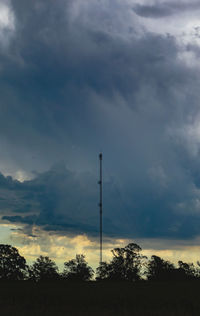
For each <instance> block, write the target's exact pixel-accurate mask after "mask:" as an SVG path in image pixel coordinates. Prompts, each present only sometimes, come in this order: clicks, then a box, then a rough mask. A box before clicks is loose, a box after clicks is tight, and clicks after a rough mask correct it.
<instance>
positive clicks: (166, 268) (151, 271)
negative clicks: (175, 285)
mask: <svg viewBox="0 0 200 316" xmlns="http://www.w3.org/2000/svg"><path fill="white" fill-rule="evenodd" d="M174 272H175V266H174V265H173V264H172V263H171V262H169V261H166V260H164V259H162V258H160V257H158V256H151V260H149V262H148V263H147V272H146V275H147V278H148V280H151V281H165V280H167V281H169V280H170V279H173V277H174V274H175V273H174Z"/></svg>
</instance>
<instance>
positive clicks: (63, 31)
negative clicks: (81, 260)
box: [0, 0, 200, 262]
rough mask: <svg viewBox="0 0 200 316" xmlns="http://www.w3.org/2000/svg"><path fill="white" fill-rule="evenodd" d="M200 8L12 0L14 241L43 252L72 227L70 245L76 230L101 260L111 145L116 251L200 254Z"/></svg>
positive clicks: (8, 107) (110, 218)
mask: <svg viewBox="0 0 200 316" xmlns="http://www.w3.org/2000/svg"><path fill="white" fill-rule="evenodd" d="M199 13H200V5H199V3H198V2H197V1H190V2H189V1H167V0H166V1H146V0H143V1H139V0H138V1H136V0H132V1H130V0H125V1H122V0H116V1H109V0H107V1H104V0H100V1H97V0H94V1H87V0H85V1H80V0H74V1H69V0H58V1H54V0H49V1H42V0H30V1H25V0H21V1H20V2H16V1H12V0H10V1H7V0H1V1H0V44H1V45H0V111H1V112H0V113H1V115H0V146H1V154H0V172H1V177H0V193H1V194H0V195H1V199H0V216H1V225H2V230H1V232H2V236H5V227H7V228H6V231H7V229H8V242H12V243H13V244H16V245H17V246H18V247H21V248H22V249H24V251H25V249H26V251H25V253H26V255H29V254H30V253H28V249H29V250H30V249H31V247H30V244H31V245H32V246H33V243H34V247H35V248H34V249H36V248H37V251H36V250H34V251H33V253H32V255H31V254H30V255H31V256H32V257H34V256H36V255H37V254H39V252H45V253H47V254H53V252H54V251H53V250H52V251H51V247H54V248H53V249H54V250H55V247H58V240H62V242H63V243H64V241H63V240H65V239H63V238H67V239H66V240H67V243H68V246H65V245H61V241H59V247H61V248H62V249H64V250H62V251H64V254H66V253H68V255H69V256H70V253H71V250H70V249H72V248H73V247H72V246H70V240H72V241H73V240H74V239H75V240H76V245H79V244H81V243H83V244H84V242H85V245H86V246H85V247H86V248H84V249H85V250H84V249H83V250H84V251H85V252H87V253H90V252H92V251H93V250H94V248H95V249H96V250H95V255H93V257H92V259H91V260H93V262H94V261H95V260H97V257H98V239H97V238H98V227H99V226H98V206H97V204H98V185H97V181H98V153H99V152H100V151H102V152H103V157H104V236H105V248H106V249H108V250H109V249H110V248H112V245H113V246H114V245H116V244H123V243H125V242H127V241H129V240H136V241H138V242H140V243H142V244H141V246H142V247H143V248H145V249H146V251H150V250H149V249H154V250H155V251H165V250H166V251H168V253H169V251H172V252H171V255H170V256H171V258H172V257H173V256H174V257H176V255H175V254H174V252H173V251H175V250H173V249H174V247H175V248H176V250H177V251H179V250H180V249H182V251H186V250H185V249H190V253H191V249H192V248H190V247H196V248H194V249H197V252H198V251H199V248H198V247H199V235H200V164H199V161H200V159H199V149H200V113H199V104H200V102H199V101H200V100H199V84H200V75H199V74H200V72H199V55H200V40H199V38H200V26H199ZM5 225H7V226H5ZM9 225H10V226H9ZM9 227H10V228H9ZM9 229H11V230H9ZM9 232H10V233H9ZM44 236H45V237H44ZM2 238H3V237H2ZM77 238H78V239H77ZM4 239H5V237H4ZM49 240H51V242H50V241H49ZM52 240H54V241H52ZM77 240H78V241H77ZM85 240H87V242H86V241H85ZM52 245H53V246H52ZM55 245H57V246H55ZM76 247H80V245H79V246H76ZM76 247H75V248H74V249H75V250H76ZM184 247H185V248H184ZM61 248H59V249H60V251H61ZM81 249H82V248H81ZM91 249H93V250H91ZM75 250H74V251H75ZM78 250H80V249H79V248H78ZM78 250H77V251H78ZM65 251H66V253H65ZM29 252H31V251H29ZM186 252H187V251H186ZM186 252H185V253H186ZM197 252H196V255H195V250H194V255H193V257H195V256H197ZM64 254H63V256H64ZM95 256H96V257H95ZM56 257H59V255H55V258H56ZM95 258H96V259H95ZM195 258H196V257H195Z"/></svg>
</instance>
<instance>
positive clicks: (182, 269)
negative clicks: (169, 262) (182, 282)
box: [177, 261, 198, 279]
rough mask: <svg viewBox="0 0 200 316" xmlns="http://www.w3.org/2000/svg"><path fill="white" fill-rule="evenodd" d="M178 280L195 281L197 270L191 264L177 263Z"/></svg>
mask: <svg viewBox="0 0 200 316" xmlns="http://www.w3.org/2000/svg"><path fill="white" fill-rule="evenodd" d="M178 266H179V268H178V269H177V270H178V272H179V279H195V278H196V277H197V275H198V270H197V269H196V268H195V266H194V264H193V263H185V262H183V261H179V262H178Z"/></svg>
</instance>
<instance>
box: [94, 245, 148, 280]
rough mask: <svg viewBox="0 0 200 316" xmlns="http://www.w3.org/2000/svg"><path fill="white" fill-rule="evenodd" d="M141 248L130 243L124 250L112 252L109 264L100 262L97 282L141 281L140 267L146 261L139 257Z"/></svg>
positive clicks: (119, 249) (143, 257)
mask: <svg viewBox="0 0 200 316" xmlns="http://www.w3.org/2000/svg"><path fill="white" fill-rule="evenodd" d="M141 250H142V249H141V248H140V246H138V245H137V244H134V243H130V244H128V245H127V246H126V247H124V248H115V249H113V250H112V254H113V259H112V261H111V262H110V263H107V262H102V263H101V265H100V266H99V267H98V268H97V280H122V281H138V280H140V279H141V274H140V271H141V267H142V264H143V262H144V259H146V257H145V256H143V255H141V254H140V252H141Z"/></svg>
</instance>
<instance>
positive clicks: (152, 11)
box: [133, 1, 200, 19]
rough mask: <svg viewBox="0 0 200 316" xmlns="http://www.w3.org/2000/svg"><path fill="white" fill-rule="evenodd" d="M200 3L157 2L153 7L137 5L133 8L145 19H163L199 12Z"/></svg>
mask: <svg viewBox="0 0 200 316" xmlns="http://www.w3.org/2000/svg"><path fill="white" fill-rule="evenodd" d="M199 9H200V4H199V2H185V1H184V2H183V1H182V2H181V1H172V2H171V1H166V2H162V3H161V2H155V3H154V4H152V5H145V4H136V5H134V7H133V11H134V12H135V13H136V14H137V15H139V16H141V17H145V18H153V19H158V18H163V17H167V16H171V15H174V14H180V13H182V12H185V11H194V10H199Z"/></svg>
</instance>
